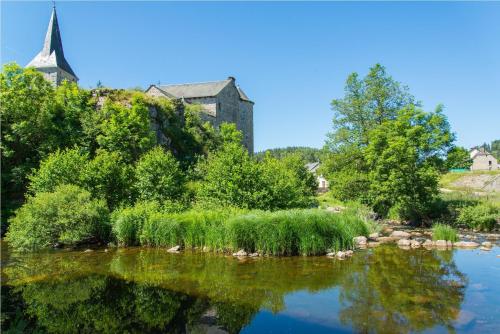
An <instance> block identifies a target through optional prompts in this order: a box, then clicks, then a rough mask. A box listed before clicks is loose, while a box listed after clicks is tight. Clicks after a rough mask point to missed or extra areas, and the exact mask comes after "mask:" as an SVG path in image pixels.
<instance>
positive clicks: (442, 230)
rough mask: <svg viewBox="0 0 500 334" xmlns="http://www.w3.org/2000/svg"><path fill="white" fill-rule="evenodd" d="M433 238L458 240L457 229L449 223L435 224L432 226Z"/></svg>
mask: <svg viewBox="0 0 500 334" xmlns="http://www.w3.org/2000/svg"><path fill="white" fill-rule="evenodd" d="M432 239H433V240H447V241H452V242H455V241H458V236H457V231H455V229H454V228H453V227H451V226H449V225H444V224H435V225H434V226H433V227H432Z"/></svg>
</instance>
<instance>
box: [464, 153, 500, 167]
mask: <svg viewBox="0 0 500 334" xmlns="http://www.w3.org/2000/svg"><path fill="white" fill-rule="evenodd" d="M470 169H471V170H497V169H499V166H498V162H497V159H495V157H494V156H492V155H491V154H488V155H478V156H476V157H475V158H474V159H473V160H472V166H471V167H470Z"/></svg>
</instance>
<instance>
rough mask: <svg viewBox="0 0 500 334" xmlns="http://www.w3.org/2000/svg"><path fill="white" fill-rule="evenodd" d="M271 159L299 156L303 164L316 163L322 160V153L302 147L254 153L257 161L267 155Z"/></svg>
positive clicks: (311, 148)
mask: <svg viewBox="0 0 500 334" xmlns="http://www.w3.org/2000/svg"><path fill="white" fill-rule="evenodd" d="M268 153H269V154H270V155H271V156H272V157H274V158H277V159H281V158H284V157H286V156H287V155H289V154H299V155H300V156H301V157H302V159H304V161H305V162H317V161H322V160H323V151H322V150H321V149H318V148H313V147H305V146H304V147H303V146H289V147H285V148H272V149H269V150H265V151H262V152H257V153H255V155H254V157H255V158H256V159H257V160H262V159H264V158H265V157H266V155H267V154H268Z"/></svg>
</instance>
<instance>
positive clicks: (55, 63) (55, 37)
mask: <svg viewBox="0 0 500 334" xmlns="http://www.w3.org/2000/svg"><path fill="white" fill-rule="evenodd" d="M28 66H33V67H35V68H37V69H48V68H54V67H55V68H59V69H61V70H63V71H65V72H67V73H68V74H70V75H71V76H73V77H74V79H75V81H76V80H78V78H77V76H76V74H75V72H73V69H72V68H71V66H70V65H69V63H68V62H67V61H66V58H65V57H64V50H63V45H62V39H61V32H60V30H59V22H58V20H57V12H56V6H55V2H54V4H53V8H52V15H51V17H50V21H49V26H48V28H47V33H46V35H45V41H44V43H43V49H42V51H40V53H38V55H37V56H36V57H35V58H33V60H32V61H31V62H30V63H29V64H28ZM44 72H46V71H44Z"/></svg>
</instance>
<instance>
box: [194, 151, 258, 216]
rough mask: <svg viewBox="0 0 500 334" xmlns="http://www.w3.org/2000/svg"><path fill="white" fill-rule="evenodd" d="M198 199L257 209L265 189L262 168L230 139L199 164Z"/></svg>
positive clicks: (222, 204)
mask: <svg viewBox="0 0 500 334" xmlns="http://www.w3.org/2000/svg"><path fill="white" fill-rule="evenodd" d="M199 169H200V172H199V173H200V175H202V181H201V184H200V186H199V187H198V189H197V198H198V201H199V202H201V203H204V204H205V205H209V206H235V207H239V208H257V207H259V203H261V200H262V197H263V195H264V193H265V192H264V191H263V190H262V187H261V186H262V183H261V177H260V171H259V167H258V165H257V164H256V162H255V161H253V160H252V159H251V158H250V156H249V154H248V151H247V150H246V149H245V148H244V147H243V146H242V145H240V144H238V143H235V142H229V143H225V144H223V145H222V147H221V148H220V149H219V150H217V151H214V152H210V153H209V154H208V158H207V159H206V161H203V162H201V163H200V166H199Z"/></svg>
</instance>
